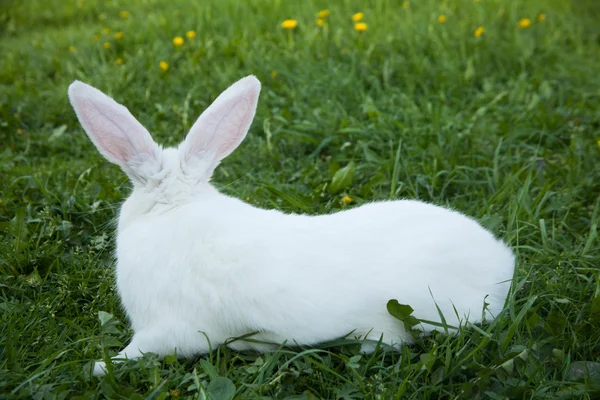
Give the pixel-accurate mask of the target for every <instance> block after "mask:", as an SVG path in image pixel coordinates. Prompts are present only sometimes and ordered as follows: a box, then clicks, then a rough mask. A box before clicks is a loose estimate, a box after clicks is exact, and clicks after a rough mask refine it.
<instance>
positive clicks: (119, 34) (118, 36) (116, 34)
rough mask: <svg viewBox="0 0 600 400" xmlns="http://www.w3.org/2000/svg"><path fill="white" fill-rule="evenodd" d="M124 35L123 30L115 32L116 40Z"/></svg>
mask: <svg viewBox="0 0 600 400" xmlns="http://www.w3.org/2000/svg"><path fill="white" fill-rule="evenodd" d="M124 37H125V34H124V33H123V32H117V33H115V39H117V40H121V39H123V38H124Z"/></svg>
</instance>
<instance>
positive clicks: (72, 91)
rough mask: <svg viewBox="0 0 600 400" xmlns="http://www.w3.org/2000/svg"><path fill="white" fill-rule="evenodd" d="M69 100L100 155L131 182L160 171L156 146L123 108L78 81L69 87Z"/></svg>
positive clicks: (143, 180) (141, 179)
mask: <svg viewBox="0 0 600 400" xmlns="http://www.w3.org/2000/svg"><path fill="white" fill-rule="evenodd" d="M69 99H70V101H71V105H72V106H73V108H74V109H75V113H76V114H77V118H78V119H79V122H80V123H81V125H82V126H83V129H84V130H85V132H86V133H87V135H88V136H89V137H90V139H91V140H92V142H93V143H94V145H96V147H97V148H98V150H99V151H100V153H101V154H102V155H103V156H104V157H106V159H108V160H109V161H110V162H112V163H115V164H117V165H118V166H120V167H121V168H122V169H123V171H125V172H126V173H127V174H128V175H129V176H130V178H132V180H134V181H138V182H141V183H144V182H145V181H146V179H147V178H148V177H149V176H150V175H152V174H153V173H155V172H156V171H157V170H158V169H159V168H160V165H159V161H158V157H159V153H160V147H159V146H158V145H157V144H156V143H155V142H154V140H152V137H151V136H150V134H149V133H148V131H147V130H146V128H144V127H143V126H142V124H140V123H139V122H138V121H137V120H136V119H135V118H134V117H133V115H131V113H130V112H129V110H127V108H126V107H124V106H122V105H120V104H119V103H117V102H116V101H114V100H113V99H111V98H110V97H108V96H107V95H105V94H104V93H102V92H101V91H99V90H98V89H96V88H93V87H91V86H89V85H86V84H85V83H82V82H79V81H75V82H73V83H72V84H71V85H70V86H69Z"/></svg>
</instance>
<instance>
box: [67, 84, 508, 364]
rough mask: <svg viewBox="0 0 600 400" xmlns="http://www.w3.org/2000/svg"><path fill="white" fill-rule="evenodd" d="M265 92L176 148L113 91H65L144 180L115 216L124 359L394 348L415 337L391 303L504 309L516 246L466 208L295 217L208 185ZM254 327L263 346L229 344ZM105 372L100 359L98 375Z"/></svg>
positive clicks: (412, 207) (229, 103)
mask: <svg viewBox="0 0 600 400" xmlns="http://www.w3.org/2000/svg"><path fill="white" fill-rule="evenodd" d="M257 85H258V86H257ZM259 90H260V85H259V84H258V81H256V79H255V78H253V77H252V78H244V79H242V80H241V81H239V82H238V83H236V84H234V85H233V86H232V87H230V88H229V89H228V90H227V91H225V92H224V93H223V94H222V95H221V96H219V98H217V100H216V101H215V103H213V105H212V106H211V107H210V108H209V109H207V111H206V112H205V113H203V115H202V116H201V117H200V119H199V120H198V122H197V123H196V124H195V125H194V127H192V129H191V131H190V134H189V135H188V138H186V140H185V141H184V142H183V143H182V144H181V145H180V146H179V147H178V148H172V149H161V148H160V147H159V146H158V145H156V144H155V143H154V142H153V141H152V139H151V137H150V135H149V134H148V133H147V131H145V129H144V128H143V127H141V125H139V123H137V121H136V120H135V119H133V117H132V116H131V115H130V114H129V113H128V111H127V109H125V108H124V107H122V106H120V105H118V104H117V103H115V102H114V101H113V100H112V99H110V98H108V97H107V96H105V95H103V94H101V93H100V92H99V91H97V90H96V89H93V88H91V87H89V86H87V85H84V84H81V83H74V84H73V85H72V86H71V88H70V89H69V95H70V97H71V102H72V103H73V106H74V108H75V110H76V112H77V115H78V117H79V119H80V121H81V123H82V125H83V126H84V128H85V130H86V132H87V133H88V135H89V136H90V138H91V139H92V141H93V142H94V143H95V144H96V146H97V147H98V149H99V150H100V151H101V153H102V154H103V155H105V157H106V158H108V159H109V160H110V161H112V162H114V163H116V164H118V165H119V166H121V168H122V169H123V170H124V171H125V172H126V173H127V174H128V175H129V177H130V178H131V180H132V182H133V183H134V189H133V192H132V194H131V195H130V197H129V198H128V199H127V200H126V201H125V203H124V204H123V206H122V208H121V212H120V216H119V224H118V232H117V269H116V272H117V288H118V292H119V295H120V297H121V301H122V304H123V306H124V308H125V310H126V312H127V315H128V316H129V318H130V320H131V323H132V328H133V330H134V337H133V339H132V341H131V342H130V344H129V345H128V346H127V347H126V348H125V349H124V350H123V351H122V352H121V353H120V354H119V357H127V358H136V357H139V356H141V355H142V354H143V353H144V352H154V353H157V354H158V355H159V356H161V357H162V356H165V355H169V354H173V353H174V352H175V351H176V352H177V354H178V355H179V356H181V357H188V356H192V355H194V354H198V353H203V352H207V351H209V350H210V348H211V347H214V346H216V345H219V344H222V343H225V342H227V343H228V346H230V347H231V348H233V349H238V350H243V349H255V350H258V351H267V350H270V349H276V348H277V347H278V346H279V345H280V344H284V343H286V344H288V345H294V344H298V345H314V344H317V343H319V342H323V341H327V340H333V339H336V338H339V337H342V336H345V335H348V334H351V336H355V337H361V338H367V339H373V340H379V339H380V338H381V339H382V341H383V343H386V344H390V345H394V346H398V345H400V344H402V343H405V342H410V341H411V338H412V336H411V335H410V334H409V333H408V332H407V331H406V330H405V329H404V327H403V324H402V322H400V321H399V320H397V319H395V318H394V317H392V316H391V315H390V314H389V313H388V312H387V309H386V304H387V302H388V301H389V300H390V299H397V300H398V301H399V302H400V303H403V304H409V305H410V306H412V307H413V309H414V310H415V311H414V315H415V316H416V317H417V318H420V319H424V320H430V321H440V317H439V312H438V309H437V307H436V303H437V306H439V308H440V309H441V311H442V313H443V315H444V317H445V319H446V321H447V323H448V324H450V325H454V326H458V325H459V324H460V323H464V321H465V320H467V319H468V321H469V322H475V321H479V320H481V317H482V316H483V315H485V314H486V313H487V314H488V315H489V314H491V315H492V316H495V315H497V314H498V313H500V312H501V310H502V308H503V306H504V302H505V300H506V297H507V294H508V290H509V288H510V283H511V280H512V276H513V272H514V256H513V253H512V251H511V250H509V249H508V247H506V246H505V245H504V244H503V243H502V242H501V241H499V240H497V239H496V238H495V237H494V236H493V235H492V234H491V233H490V232H488V231H487V230H485V229H484V228H482V227H481V226H480V225H479V224H478V223H477V222H475V221H474V220H472V219H470V218H468V217H466V216H464V215H462V214H460V213H458V212H456V211H452V210H449V209H446V208H442V207H438V206H435V205H431V204H427V203H423V202H419V201H411V200H397V201H386V202H377V203H368V204H365V205H362V206H360V207H356V208H352V209H349V210H346V211H341V212H337V213H334V214H329V215H321V216H308V215H295V214H285V213H282V212H279V211H277V210H265V209H260V208H257V207H254V206H252V205H249V204H247V203H245V202H243V201H241V200H239V199H236V198H233V197H229V196H227V195H225V194H222V193H220V192H219V191H217V190H216V189H215V188H214V187H213V186H211V185H210V183H209V179H210V176H211V175H212V171H213V170H214V168H215V167H216V166H217V164H218V162H219V161H220V160H221V159H222V158H224V157H225V156H226V155H227V154H229V153H230V152H231V151H233V149H235V147H237V145H239V143H240V142H241V140H242V139H243V137H244V136H245V134H246V131H247V130H248V128H249V126H250V123H251V121H252V118H253V116H254V112H255V109H256V101H257V99H258V91H259ZM123 127H124V128H123ZM484 302H485V303H487V304H488V306H487V308H486V310H485V311H484ZM421 328H422V329H423V330H424V331H428V330H431V329H432V328H433V327H432V326H430V325H427V324H423V325H422V326H421ZM251 332H257V334H256V335H254V336H252V338H251V339H253V340H254V341H252V340H236V341H231V342H230V339H231V338H235V337H239V336H243V335H246V334H249V333H251ZM255 341H261V342H263V343H257V342H255ZM363 349H364V350H365V351H369V350H372V349H373V347H372V345H369V344H368V343H367V344H365V345H364V347H363ZM104 372H105V366H104V364H103V363H101V362H100V363H96V366H95V370H94V373H95V374H102V373H104Z"/></svg>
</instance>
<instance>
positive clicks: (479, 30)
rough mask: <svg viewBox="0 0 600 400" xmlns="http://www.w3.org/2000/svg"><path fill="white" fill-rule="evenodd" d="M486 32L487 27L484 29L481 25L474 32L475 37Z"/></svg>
mask: <svg viewBox="0 0 600 400" xmlns="http://www.w3.org/2000/svg"><path fill="white" fill-rule="evenodd" d="M484 32H485V29H483V26H480V27H479V28H477V29H475V32H474V33H473V34H474V35H475V37H481V35H483V33H484Z"/></svg>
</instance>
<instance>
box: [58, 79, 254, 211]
mask: <svg viewBox="0 0 600 400" xmlns="http://www.w3.org/2000/svg"><path fill="white" fill-rule="evenodd" d="M259 93H260V82H259V81H258V79H256V77H255V76H252V75H251V76H247V77H245V78H243V79H240V80H239V81H237V82H236V83H234V84H233V85H231V86H230V87H229V88H228V89H226V90H225V91H224V92H223V93H221V95H219V97H217V99H216V100H215V101H214V102H213V103H212V104H211V105H210V107H208V108H207V109H206V110H205V111H204V112H203V113H202V115H201V116H200V117H199V118H198V120H197V121H196V122H195V123H194V125H193V126H192V128H191V129H190V132H189V133H188V135H187V137H186V138H185V140H184V141H183V142H182V143H181V144H180V145H179V146H178V147H177V148H166V149H163V148H162V147H161V146H159V145H158V144H156V143H155V142H154V140H153V139H152V137H151V136H150V133H148V131H147V130H146V128H144V127H143V126H142V125H141V124H140V123H139V122H138V121H137V120H136V119H135V118H134V117H133V115H131V113H130V112H129V110H127V108H126V107H124V106H122V105H120V104H119V103H117V102H116V101H114V100H113V99H112V98H110V97H108V96H107V95H105V94H104V93H102V92H101V91H99V90H98V89H95V88H93V87H92V86H89V85H87V84H85V83H82V82H79V81H75V82H73V83H72V84H71V85H70V86H69V99H70V101H71V104H72V106H73V108H74V109H75V113H76V114H77V118H78V119H79V122H80V123H81V125H82V126H83V129H84V130H85V132H86V133H87V135H88V136H89V138H90V139H91V140H92V142H93V143H94V145H95V146H96V147H97V148H98V150H99V151H100V153H101V154H102V155H103V156H104V157H105V158H106V159H107V160H109V161H110V162H112V163H114V164H117V165H118V166H119V167H121V169H122V170H123V171H124V172H125V173H126V174H127V175H128V176H129V178H130V180H131V181H132V183H133V192H132V193H131V195H130V197H129V198H128V200H127V201H126V202H125V204H124V205H123V208H122V210H121V212H122V214H123V213H128V214H132V213H133V214H138V215H139V214H144V213H146V212H148V211H150V210H151V209H152V208H154V207H155V206H156V205H157V204H163V205H167V206H176V205H178V204H181V203H184V202H187V201H190V200H192V199H194V198H196V197H197V196H198V195H199V194H200V193H202V192H203V191H204V190H210V186H209V185H208V182H209V181H210V178H211V176H212V174H213V171H214V170H215V168H216V167H217V165H218V164H219V162H220V161H221V160H222V159H223V158H225V157H227V156H228V155H229V154H231V152H232V151H233V150H235V148H236V147H237V146H238V145H239V144H240V143H241V142H242V140H243V139H244V137H245V136H246V133H247V132H248V129H249V128H250V124H251V123H252V120H253V118H254V114H255V112H256V106H257V103H258V96H259Z"/></svg>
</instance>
